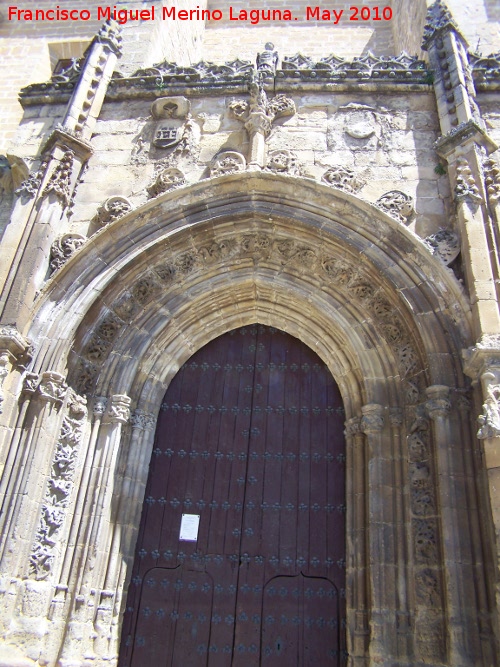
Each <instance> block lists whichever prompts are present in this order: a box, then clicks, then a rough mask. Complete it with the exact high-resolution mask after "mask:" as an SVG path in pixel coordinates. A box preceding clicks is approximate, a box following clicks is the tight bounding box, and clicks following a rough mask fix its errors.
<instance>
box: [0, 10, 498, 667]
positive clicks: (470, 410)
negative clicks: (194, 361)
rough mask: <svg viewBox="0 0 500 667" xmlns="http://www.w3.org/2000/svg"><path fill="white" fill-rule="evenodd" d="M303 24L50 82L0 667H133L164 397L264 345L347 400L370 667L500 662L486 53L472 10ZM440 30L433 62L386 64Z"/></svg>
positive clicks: (362, 666) (494, 160)
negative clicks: (267, 331) (147, 509)
mask: <svg viewBox="0 0 500 667" xmlns="http://www.w3.org/2000/svg"><path fill="white" fill-rule="evenodd" d="M485 2H486V0H485ZM40 3H41V4H40V6H43V7H45V6H46V4H47V3H48V0H40ZM128 4H130V5H131V6H132V5H133V6H134V7H135V6H137V7H138V6H139V5H140V6H141V8H143V4H144V3H139V2H132V3H128ZM162 4H164V3H161V2H160V1H159V0H158V1H157V0H155V2H153V3H149V5H154V6H155V8H156V9H157V10H158V11H159V10H160V6H161V5H162ZM177 4H178V5H179V8H181V7H182V8H184V7H185V8H188V5H189V3H188V2H187V0H179V2H178V3H177ZM210 4H211V3H209V5H210ZM292 4H293V3H292ZM303 4H304V3H302V4H300V3H299V4H297V3H295V4H293V8H292V9H293V11H294V12H297V17H299V15H300V16H301V18H300V20H297V22H296V23H297V25H285V24H283V23H280V24H278V23H276V22H274V23H273V22H272V21H270V22H266V23H265V24H264V22H263V21H262V24H261V25H260V26H255V27H253V26H251V27H249V26H246V28H245V29H243V27H242V26H241V25H231V22H229V21H225V20H223V21H222V20H221V23H220V24H217V25H215V24H214V23H213V22H210V21H207V22H206V24H205V23H204V22H203V21H200V22H198V21H194V20H193V21H185V22H182V21H177V22H176V24H175V25H170V24H169V29H168V30H160V29H159V27H160V26H161V27H165V26H164V22H163V24H160V23H159V22H158V24H157V25H156V26H154V27H153V26H151V25H149V24H148V23H147V22H146V21H143V22H142V23H141V24H139V23H137V24H135V25H132V24H129V25H126V26H125V27H124V28H123V58H122V60H121V62H120V64H119V65H118V68H117V69H116V71H115V72H114V74H112V72H111V69H113V68H114V65H113V68H112V67H111V66H110V64H109V63H111V60H110V58H111V55H113V57H116V56H117V54H118V51H120V50H121V46H120V45H119V44H118V42H117V41H116V40H117V39H118V37H117V35H115V36H113V35H110V34H108V33H107V32H106V30H105V32H104V33H102V34H101V35H100V38H96V41H94V42H93V45H94V46H96V45H97V46H98V47H99V48H98V51H96V57H95V59H94V60H92V62H90V60H89V61H88V63H87V64H85V62H84V61H80V62H76V61H75V62H69V63H66V65H64V66H63V68H62V71H61V72H60V73H59V74H56V75H54V76H51V74H50V71H49V68H48V67H46V68H45V69H44V67H42V66H41V65H39V64H35V63H32V66H33V76H37V77H38V78H39V80H40V81H43V80H45V81H46V83H36V82H34V83H33V85H32V86H30V87H29V88H27V89H25V90H24V92H23V94H22V100H23V104H24V105H25V115H24V118H23V120H22V123H21V125H20V126H19V128H18V130H17V134H16V136H15V137H14V139H13V141H12V143H11V150H10V151H9V152H8V154H7V158H6V161H1V160H0V225H1V230H2V234H3V236H2V239H1V242H2V245H1V250H2V258H3V262H2V266H1V267H0V286H1V287H2V298H1V301H0V307H1V309H2V310H1V312H2V318H3V319H2V320H1V324H2V327H1V332H0V333H2V336H0V338H1V339H2V340H1V341H0V342H2V341H3V342H2V345H1V346H0V391H1V394H0V403H1V406H0V407H1V410H2V412H1V422H0V460H1V462H2V463H1V466H0V472H1V473H2V474H1V476H0V503H2V511H1V512H0V598H1V601H2V604H1V605H0V607H1V610H0V665H2V664H4V665H8V667H14V666H15V665H23V666H24V665H32V666H34V665H35V663H36V664H37V665H45V666H46V667H56V665H58V666H59V667H76V665H79V666H83V665H87V663H88V664H90V663H92V664H95V665H96V666H97V665H100V664H101V663H102V664H108V663H109V664H110V665H112V664H115V663H116V660H117V653H118V648H119V642H120V633H121V619H122V613H121V612H122V611H123V606H124V604H125V592H126V589H127V587H128V585H129V581H128V579H129V577H130V569H131V564H132V561H133V559H134V547H135V541H136V538H137V526H138V524H139V520H140V512H141V508H142V505H143V501H144V488H145V483H146V479H147V471H148V466H149V460H150V457H151V452H152V450H153V447H154V429H155V422H156V415H157V414H158V410H159V405H160V403H161V400H162V397H163V395H164V393H165V390H166V388H167V386H168V384H169V382H170V381H171V379H172V378H173V377H174V376H175V374H176V372H177V371H178V369H179V368H180V366H181V365H182V364H183V363H184V362H185V361H186V360H187V359H189V357H190V356H191V355H192V354H193V353H194V352H195V351H197V350H198V349H200V348H201V347H202V346H203V345H204V344H206V343H208V342H209V341H210V340H212V339H213V338H214V337H216V336H218V335H220V334H223V333H225V332H227V331H229V330H231V329H234V328H236V327H239V326H244V325H247V324H248V325H252V324H255V323H256V322H261V323H263V324H267V325H271V326H273V327H276V328H278V329H282V330H284V331H287V332H288V333H291V334H292V335H294V336H296V337H298V338H300V339H301V340H302V341H304V342H305V343H306V344H307V345H309V346H310V347H312V348H313V349H315V350H316V351H317V352H318V354H319V355H320V357H321V359H322V360H323V361H324V363H325V364H327V366H328V367H329V369H330V370H331V372H332V373H333V375H334V377H335V379H336V381H337V382H338V384H339V387H340V390H341V393H342V397H343V400H344V407H345V412H346V442H347V457H346V461H345V462H342V464H343V465H344V464H345V471H346V472H345V474H346V481H347V489H348V492H347V496H346V499H345V507H344V509H346V511H347V518H348V523H347V534H346V537H347V549H346V554H345V563H344V565H345V567H346V570H347V588H346V590H345V591H341V599H342V600H343V598H344V595H345V604H346V628H345V631H346V634H347V647H348V651H349V654H350V657H349V660H350V661H351V662H352V665H353V667H367V666H368V665H370V666H371V665H384V666H385V667H393V666H396V665H397V666H399V665H410V664H415V665H417V664H418V665H424V664H425V665H433V666H437V665H440V666H446V667H470V666H471V665H491V666H493V665H496V664H497V663H498V655H499V652H498V643H497V640H498V638H499V637H500V625H499V614H498V606H499V605H500V590H498V591H497V589H496V588H495V586H496V585H497V584H496V582H497V579H498V572H497V568H498V536H499V535H500V509H499V508H500V495H499V493H498V477H499V475H498V469H499V466H500V459H499V455H498V451H499V450H500V447H499V444H498V439H499V437H500V417H499V413H500V408H499V404H500V389H499V387H500V375H499V370H498V369H499V368H500V323H499V319H500V316H499V309H498V299H499V296H500V289H499V287H498V284H497V283H498V265H499V261H498V257H497V252H498V251H497V246H498V239H497V238H496V231H495V230H496V228H497V226H498V222H499V221H500V209H499V207H498V200H499V193H498V190H499V186H498V173H499V168H498V157H497V155H496V151H495V144H494V141H495V140H498V138H500V115H499V114H498V99H499V95H500V93H499V84H498V72H497V70H498V54H496V55H495V54H492V55H490V56H486V57H483V56H479V55H474V54H469V55H467V52H466V47H465V42H464V40H463V38H462V36H461V33H462V32H463V33H471V31H473V29H474V30H479V27H478V25H477V21H476V18H477V17H476V14H475V13H474V12H472V10H470V7H469V6H468V5H467V6H466V3H464V2H461V1H460V0H457V1H456V2H454V4H453V6H451V13H450V8H448V9H447V8H446V7H444V5H443V3H442V2H441V0H438V1H437V2H436V3H434V4H433V5H432V6H431V7H430V8H429V9H428V8H427V7H424V5H425V3H423V4H422V3H415V2H410V0H401V1H400V2H399V3H396V4H397V7H396V4H395V3H393V5H394V6H392V12H393V18H392V19H391V21H388V20H387V21H380V22H377V21H371V20H370V21H364V20H363V21H362V22H361V21H358V22H356V21H352V22H349V21H348V19H347V18H346V16H347V13H348V12H349V10H348V8H344V12H345V14H344V19H345V20H344V19H342V21H341V22H339V25H337V26H335V25H333V23H332V22H331V21H330V22H329V23H328V24H326V22H325V24H323V23H322V22H320V21H309V22H306V21H305V20H303V17H302V14H303V13H304V11H305V7H304V6H303ZM469 4H470V3H469ZM480 4H481V3H480ZM486 4H487V3H486ZM486 4H485V7H484V10H485V12H486V11H490V8H488V10H486ZM76 5H78V7H80V8H83V0H76V2H75V6H76ZM47 6H48V5H47ZM220 7H223V8H224V11H225V12H228V10H229V5H228V3H227V2H226V0H222V2H221V3H220ZM480 9H481V11H482V9H483V8H482V7H481V8H480ZM427 10H428V15H427V27H426V29H425V43H426V46H427V47H428V48H429V60H430V65H427V64H426V63H424V62H423V61H422V60H421V58H420V57H413V56H409V55H407V53H402V54H401V53H400V55H395V53H399V52H400V48H401V49H406V51H408V53H417V52H418V51H419V48H420V41H421V40H420V38H421V36H422V34H423V31H424V24H425V23H426V12H427ZM350 11H352V10H350ZM370 11H374V9H373V7H372V6H370ZM480 13H481V12H480V11H479V10H478V12H477V15H479V14H480ZM485 15H486V14H485ZM225 18H227V17H225ZM170 23H171V24H173V23H174V22H173V21H171V22H170ZM234 23H236V22H234ZM294 23H295V22H294ZM484 23H485V25H486V22H484ZM263 25H265V28H266V29H265V32H266V39H265V40H262V39H261V36H262V34H263V30H262V26H263ZM457 26H458V27H459V30H457ZM53 27H54V30H55V31H56V32H57V31H58V30H62V27H61V26H56V25H54V26H53ZM91 27H92V26H91V25H90V24H89V26H88V27H87V26H80V25H75V36H76V37H77V38H78V40H81V41H78V42H77V41H76V39H72V40H70V41H69V42H67V44H68V46H67V47H64V48H67V49H68V50H69V53H68V54H67V55H68V56H69V57H70V58H71V57H77V56H78V58H80V57H81V56H82V55H83V51H84V45H83V43H84V42H85V41H87V42H88V41H89V40H90V39H91V38H92V34H87V31H88V30H89V29H90V28H91ZM94 28H97V26H93V27H92V30H93V32H95V30H94ZM149 28H150V29H149ZM493 28H494V20H493V19H491V17H490V21H489V22H488V23H487V25H486V27H484V29H483V27H481V28H480V32H481V35H482V36H484V39H485V40H486V43H489V42H488V39H489V37H488V34H487V32H488V30H491V31H493ZM31 29H32V31H33V34H31V35H30V41H31V43H32V46H33V57H35V56H36V54H38V55H39V56H40V58H42V55H41V53H42V51H43V49H42V51H40V49H39V48H38V46H39V45H40V44H39V40H43V39H45V38H44V37H42V36H41V35H42V32H41V31H42V26H41V25H37V26H35V25H33V26H31ZM7 30H11V31H12V33H13V34H12V35H10V36H8V38H7V39H6V40H4V42H5V43H6V44H7V43H9V39H14V42H15V43H14V42H12V44H13V47H12V48H13V49H14V51H16V50H19V54H18V63H19V67H20V70H22V69H23V68H24V67H25V63H24V56H23V53H24V51H23V49H24V48H25V47H24V46H22V43H23V42H24V41H26V40H25V39H24V37H25V35H23V33H22V30H23V29H22V26H21V25H17V24H15V23H13V22H10V25H8V26H7V27H6V22H4V23H3V24H2V25H1V26H0V36H1V37H5V36H6V34H7V33H6V31H7ZM113 30H114V29H113ZM79 31H80V32H79ZM54 34H55V33H54ZM61 34H62V33H61ZM333 34H334V35H335V37H334V40H333V42H332V35H333ZM471 34H472V33H471ZM16 35H17V36H16ZM21 35H23V36H22V39H21ZM478 35H479V32H478ZM482 38H483V37H482ZM51 40H52V38H51ZM259 40H260V41H259ZM66 41H67V40H66ZM474 41H475V42H477V36H476V35H475V33H474ZM257 42H258V43H257ZM65 43H66V42H65ZM332 43H333V44H334V46H335V48H337V47H338V52H337V53H336V54H335V55H328V54H329V52H330V51H331V46H332ZM43 44H44V47H45V42H43ZM77 44H79V46H77ZM49 49H50V54H51V57H52V58H53V59H54V60H57V58H58V57H59V56H61V57H62V54H61V53H59V51H62V50H63V47H62V46H61V45H59V46H58V45H57V44H56V42H54V41H53V40H52V41H51V45H49ZM298 50H300V51H301V52H302V53H301V54H297V51H298ZM14 51H13V53H14ZM223 51H224V53H225V54H229V55H228V57H227V58H225V59H226V60H227V61H228V63H227V64H226V65H224V64H223V62H222V61H223V60H224V58H222V55H221V54H222V53H223ZM16 52H17V51H16ZM56 52H57V53H56ZM0 53H1V54H4V47H3V46H1V47H0ZM293 53H296V55H289V54H293ZM56 56H57V57H56ZM219 56H220V58H219ZM233 56H234V57H233ZM238 56H239V57H238ZM6 57H7V58H11V54H10V53H9V54H7V56H6ZM36 57H37V56H36ZM26 60H29V59H28V58H26ZM32 60H33V58H32ZM212 61H213V62H212ZM254 63H255V64H254ZM21 65H22V67H21ZM431 69H432V70H433V72H434V75H433V76H434V80H433V76H432V75H431V71H430V70H431ZM118 70H120V72H121V74H120V73H119V72H118ZM24 71H25V70H24ZM10 74H11V78H12V81H14V80H15V76H17V73H16V72H15V71H14V68H11V72H10ZM448 75H449V76H448ZM448 84H449V85H448ZM10 85H11V84H10V78H9V80H8V81H7V83H6V86H7V88H6V97H9V98H11V99H12V100H14V99H16V97H17V89H16V90H15V91H13V90H12V88H10V87H9V86H10ZM16 86H17V84H16ZM96 91H98V92H97V93H96ZM10 93H12V95H11V94H10ZM101 105H102V107H101ZM9 113H11V111H9ZM16 113H17V112H16ZM455 121H456V122H455ZM59 124H62V125H59ZM3 132H4V129H3V128H2V129H0V137H1V136H3V135H2V133H3ZM5 132H7V133H10V134H11V135H12V134H13V128H7V130H5ZM85 132H87V134H88V136H85V137H83V134H85ZM82 137H83V138H82ZM87 140H88V141H89V142H90V144H91V145H90V146H89V145H87ZM436 142H437V143H436ZM436 149H438V150H439V155H438V153H437V152H436ZM51 151H53V152H54V151H55V152H54V153H53V154H52V153H51ZM487 152H490V153H491V155H490V156H489V157H486V155H485V153H487ZM15 166H16V167H17V168H18V171H17V172H15V173H14V167H15ZM20 174H22V178H20ZM16 179H17V180H16ZM14 184H15V185H14ZM15 190H17V193H16V192H15ZM13 283H15V285H16V289H15V290H13V289H12V285H13ZM463 350H466V353H465V358H464V367H465V371H466V373H467V376H466V375H465V374H464V372H463V370H462V358H461V354H462V351H463ZM471 381H472V385H471ZM84 397H85V398H84ZM495 535H496V540H497V541H496V542H495ZM492 536H493V537H492ZM308 576H309V575H308ZM492 591H495V593H494V594H493V593H492ZM342 604H343V603H342Z"/></svg>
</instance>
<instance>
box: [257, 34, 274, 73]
mask: <svg viewBox="0 0 500 667" xmlns="http://www.w3.org/2000/svg"><path fill="white" fill-rule="evenodd" d="M277 66H278V52H277V51H276V50H275V48H274V44H273V43H272V42H267V44H266V45H265V47H264V51H263V52H262V53H258V54H257V69H258V71H259V72H262V75H263V76H264V77H265V78H268V77H274V75H275V74H276V68H277Z"/></svg>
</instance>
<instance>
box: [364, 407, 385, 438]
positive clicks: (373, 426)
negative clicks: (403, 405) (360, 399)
mask: <svg viewBox="0 0 500 667" xmlns="http://www.w3.org/2000/svg"><path fill="white" fill-rule="evenodd" d="M361 412H362V414H363V417H362V418H361V430H362V431H363V433H366V434H367V435H368V434H373V433H380V432H381V431H382V429H383V428H384V416H383V412H384V407H383V406H382V405H379V404H378V403H368V404H367V405H363V407H362V408H361Z"/></svg>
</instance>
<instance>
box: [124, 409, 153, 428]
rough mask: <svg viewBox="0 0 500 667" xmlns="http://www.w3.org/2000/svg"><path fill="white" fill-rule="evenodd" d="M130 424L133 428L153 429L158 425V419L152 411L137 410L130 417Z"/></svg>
mask: <svg viewBox="0 0 500 667" xmlns="http://www.w3.org/2000/svg"><path fill="white" fill-rule="evenodd" d="M130 424H131V425H132V428H137V429H140V430H141V431H146V430H150V429H153V428H154V427H155V426H156V419H155V416H154V415H153V414H151V413H150V412H143V411H142V410H136V411H135V412H134V413H133V414H132V416H131V417H130Z"/></svg>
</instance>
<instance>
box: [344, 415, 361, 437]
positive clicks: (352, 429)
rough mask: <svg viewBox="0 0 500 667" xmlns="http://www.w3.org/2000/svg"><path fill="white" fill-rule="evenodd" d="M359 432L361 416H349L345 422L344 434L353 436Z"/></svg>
mask: <svg viewBox="0 0 500 667" xmlns="http://www.w3.org/2000/svg"><path fill="white" fill-rule="evenodd" d="M359 433H361V417H351V419H348V420H347V421H346V423H345V434H346V435H347V436H355V435H358V434H359Z"/></svg>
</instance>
